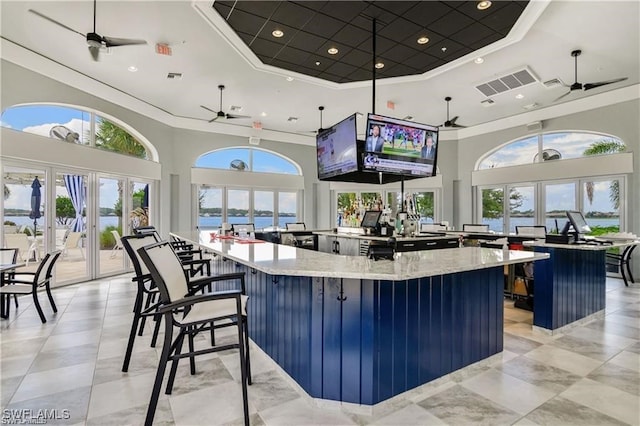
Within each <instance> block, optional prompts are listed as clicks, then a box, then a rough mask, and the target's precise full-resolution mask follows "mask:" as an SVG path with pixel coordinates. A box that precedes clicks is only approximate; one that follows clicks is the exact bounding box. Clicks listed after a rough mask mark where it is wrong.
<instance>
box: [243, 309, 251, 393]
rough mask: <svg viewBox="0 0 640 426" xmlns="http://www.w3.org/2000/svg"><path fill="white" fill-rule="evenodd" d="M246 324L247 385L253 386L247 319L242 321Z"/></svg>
mask: <svg viewBox="0 0 640 426" xmlns="http://www.w3.org/2000/svg"><path fill="white" fill-rule="evenodd" d="M242 322H243V324H244V332H245V335H244V345H245V354H246V355H245V356H246V362H247V367H246V368H247V384H249V385H251V384H253V383H252V379H251V356H250V354H249V324H248V322H247V318H246V317H245V318H244V320H243V321H242Z"/></svg>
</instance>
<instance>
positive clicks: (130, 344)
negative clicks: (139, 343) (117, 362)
mask: <svg viewBox="0 0 640 426" xmlns="http://www.w3.org/2000/svg"><path fill="white" fill-rule="evenodd" d="M139 320H140V315H139V314H138V313H137V312H136V313H134V314H133V322H132V323H131V331H130V332H129V342H128V343H127V351H126V352H125V354H124V362H123V363H122V372H123V373H126V372H127V371H129V362H130V361H131V353H132V352H133V342H134V341H135V339H136V330H137V329H138V321H139Z"/></svg>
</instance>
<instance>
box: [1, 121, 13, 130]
mask: <svg viewBox="0 0 640 426" xmlns="http://www.w3.org/2000/svg"><path fill="white" fill-rule="evenodd" d="M0 127H6V128H7V129H12V128H13V127H11V124H9V123H5V122H4V121H2V120H0Z"/></svg>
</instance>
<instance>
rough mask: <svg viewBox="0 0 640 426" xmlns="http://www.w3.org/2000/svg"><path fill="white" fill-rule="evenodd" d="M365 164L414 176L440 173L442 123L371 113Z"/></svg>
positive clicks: (374, 169)
mask: <svg viewBox="0 0 640 426" xmlns="http://www.w3.org/2000/svg"><path fill="white" fill-rule="evenodd" d="M366 130H367V131H366V139H365V144H364V148H363V152H362V154H361V155H362V168H363V170H365V171H369V172H383V173H393V174H400V175H407V176H412V177H418V176H420V177H431V176H435V174H436V162H437V159H438V127H437V126H431V125H428V124H419V123H414V122H413V121H407V120H401V119H399V118H391V117H384V116H382V115H377V114H369V115H368V116H367V128H366Z"/></svg>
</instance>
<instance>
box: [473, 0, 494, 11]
mask: <svg viewBox="0 0 640 426" xmlns="http://www.w3.org/2000/svg"><path fill="white" fill-rule="evenodd" d="M476 7H477V8H478V10H486V9H489V8H490V7H491V2H490V1H489V0H484V1H479V2H478V4H477V5H476Z"/></svg>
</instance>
